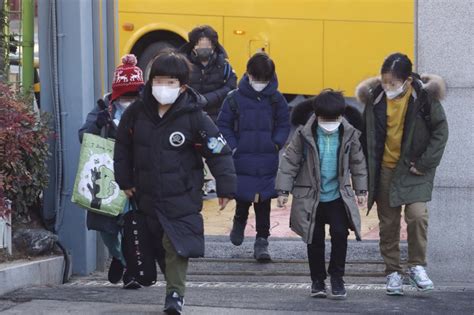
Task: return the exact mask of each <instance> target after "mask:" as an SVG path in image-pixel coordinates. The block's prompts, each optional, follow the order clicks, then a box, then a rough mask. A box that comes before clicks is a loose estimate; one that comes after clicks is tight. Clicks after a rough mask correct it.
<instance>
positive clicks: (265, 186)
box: [217, 75, 290, 202]
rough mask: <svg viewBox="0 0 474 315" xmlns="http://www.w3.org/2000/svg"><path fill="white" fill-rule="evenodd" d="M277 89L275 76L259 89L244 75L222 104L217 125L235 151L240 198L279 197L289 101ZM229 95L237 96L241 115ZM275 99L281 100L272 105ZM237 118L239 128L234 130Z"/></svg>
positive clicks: (238, 195) (288, 129) (287, 132)
mask: <svg viewBox="0 0 474 315" xmlns="http://www.w3.org/2000/svg"><path fill="white" fill-rule="evenodd" d="M277 89H278V80H277V78H276V76H275V77H274V78H273V79H272V80H271V81H270V83H269V84H268V86H267V87H266V88H265V89H264V90H263V91H261V92H256V91H255V90H254V89H253V88H252V87H251V86H250V83H249V78H248V76H247V75H245V76H244V77H243V78H242V79H241V80H240V82H239V87H238V89H237V91H235V92H233V94H232V96H230V95H229V96H227V98H226V99H225V100H224V103H223V105H222V109H221V112H220V114H219V117H218V119H217V125H218V127H219V129H220V131H221V133H222V134H223V135H224V137H225V139H226V140H227V142H228V144H229V146H230V147H231V149H232V150H233V152H234V154H233V158H234V164H235V170H236V173H237V194H236V199H237V200H241V201H248V202H252V201H254V199H255V194H257V193H258V194H260V200H262V201H264V200H267V199H269V198H275V197H276V196H277V194H276V191H275V189H274V187H275V177H276V173H277V171H278V152H279V150H280V149H281V148H283V146H284V144H285V142H286V140H287V138H288V134H289V132H290V123H289V111H288V103H287V102H286V100H285V98H284V97H283V95H281V94H280V92H278V90H277ZM272 95H273V97H272ZM230 97H234V99H235V102H236V104H237V107H238V115H237V114H236V113H235V111H233V110H232V108H231V106H230V104H231V102H230V101H229V98H230ZM272 100H277V101H278V102H277V103H275V104H274V105H272ZM237 118H238V119H239V122H238V131H234V120H235V119H237Z"/></svg>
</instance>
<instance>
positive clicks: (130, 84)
mask: <svg viewBox="0 0 474 315" xmlns="http://www.w3.org/2000/svg"><path fill="white" fill-rule="evenodd" d="M136 65H137V57H136V56H135V55H133V54H129V55H125V56H123V57H122V64H121V65H120V66H118V67H117V68H116V69H115V72H114V80H113V82H112V98H111V101H114V100H115V99H117V98H119V97H120V96H121V95H124V94H125V93H129V92H138V91H139V90H140V88H141V87H142V86H143V85H144V84H145V83H144V82H143V72H142V70H141V69H140V68H139V67H137V66H136Z"/></svg>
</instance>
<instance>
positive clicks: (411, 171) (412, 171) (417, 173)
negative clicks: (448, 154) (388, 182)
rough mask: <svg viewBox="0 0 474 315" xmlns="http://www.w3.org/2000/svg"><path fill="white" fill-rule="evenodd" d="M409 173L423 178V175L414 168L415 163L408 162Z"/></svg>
mask: <svg viewBox="0 0 474 315" xmlns="http://www.w3.org/2000/svg"><path fill="white" fill-rule="evenodd" d="M410 173H412V174H414V175H417V176H423V175H425V173H422V172H420V171H419V170H417V169H416V167H415V162H410Z"/></svg>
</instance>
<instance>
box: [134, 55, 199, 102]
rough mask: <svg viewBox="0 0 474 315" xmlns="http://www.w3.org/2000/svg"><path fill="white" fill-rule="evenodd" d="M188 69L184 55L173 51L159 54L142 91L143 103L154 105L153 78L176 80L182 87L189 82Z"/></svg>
mask: <svg viewBox="0 0 474 315" xmlns="http://www.w3.org/2000/svg"><path fill="white" fill-rule="evenodd" d="M190 69H191V66H190V65H189V61H188V59H187V58H186V57H185V56H184V55H182V54H180V53H177V52H176V51H175V50H173V49H169V50H168V49H167V50H165V51H163V52H161V53H160V54H159V55H158V56H157V57H156V58H155V60H154V61H153V64H152V65H151V69H150V76H149V78H148V81H147V83H146V84H145V88H144V90H143V99H144V100H145V102H150V103H156V100H155V98H154V97H153V94H152V85H153V78H154V77H157V76H163V77H171V78H174V79H178V80H179V83H180V85H184V84H187V83H188V81H189V72H190Z"/></svg>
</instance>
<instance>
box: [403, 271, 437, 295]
mask: <svg viewBox="0 0 474 315" xmlns="http://www.w3.org/2000/svg"><path fill="white" fill-rule="evenodd" d="M408 276H409V279H410V284H411V285H412V286H414V287H415V288H416V289H417V290H418V291H430V290H433V289H434V285H433V281H431V279H430V278H429V277H428V275H427V274H426V270H425V268H424V267H423V266H415V267H411V268H410V269H409V270H408Z"/></svg>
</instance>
